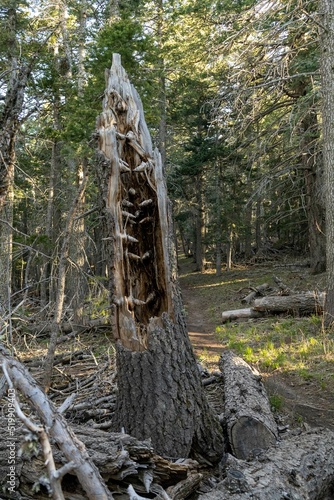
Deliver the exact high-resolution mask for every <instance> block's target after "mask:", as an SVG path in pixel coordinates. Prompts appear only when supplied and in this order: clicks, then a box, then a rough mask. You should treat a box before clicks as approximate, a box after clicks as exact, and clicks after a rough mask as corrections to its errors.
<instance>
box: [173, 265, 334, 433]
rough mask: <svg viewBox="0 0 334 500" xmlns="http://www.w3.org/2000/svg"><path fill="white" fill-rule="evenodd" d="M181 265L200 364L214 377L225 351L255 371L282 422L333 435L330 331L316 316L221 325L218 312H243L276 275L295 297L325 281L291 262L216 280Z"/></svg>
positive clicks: (242, 269)
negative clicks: (325, 429)
mask: <svg viewBox="0 0 334 500" xmlns="http://www.w3.org/2000/svg"><path fill="white" fill-rule="evenodd" d="M179 266H180V271H179V278H180V285H181V289H182V295H183V300H184V307H185V312H186V318H187V324H188V331H189V336H190V339H191V342H192V344H193V347H194V351H195V354H196V356H197V358H198V360H199V361H200V362H201V364H202V365H203V366H204V367H206V368H208V370H210V371H214V370H217V369H218V361H219V357H220V354H221V352H222V350H223V349H226V348H228V349H232V350H233V351H234V352H236V353H237V354H238V355H240V356H241V357H243V358H244V359H245V360H246V361H247V362H249V364H251V365H252V366H254V367H256V368H257V369H258V370H259V371H260V373H261V375H262V376H263V381H264V383H265V386H266V389H267V392H268V395H269V397H270V401H271V404H272V408H273V410H274V411H276V412H277V413H278V417H279V419H280V421H281V422H282V423H284V424H286V425H289V426H290V427H293V426H300V425H304V426H306V427H307V425H310V426H319V425H320V426H324V427H328V428H331V429H334V383H333V382H334V332H326V331H325V330H324V328H323V326H322V318H321V317H318V316H310V317H303V318H299V317H291V316H287V315H280V316H274V317H267V318H260V319H251V320H246V321H245V320H243V321H241V320H239V322H231V323H228V324H224V325H223V324H222V321H221V313H222V312H223V311H225V310H231V309H238V308H242V307H244V306H242V304H241V299H242V298H243V297H245V296H246V295H247V294H248V293H249V291H250V287H255V286H258V285H260V284H262V283H265V282H266V283H269V284H270V285H273V280H272V278H273V276H278V277H279V278H280V279H281V280H282V281H283V282H284V283H286V284H287V285H288V286H289V287H290V288H292V289H294V290H296V292H297V291H308V290H319V291H321V290H324V287H325V275H324V274H321V275H312V274H311V273H310V271H309V269H308V268H306V267H303V266H299V265H298V264H297V265H296V266H293V265H292V264H291V260H290V261H284V260H281V261H277V260H275V261H272V262H265V263H263V264H262V263H261V264H259V263H258V264H254V265H248V266H246V265H239V266H235V267H234V268H233V269H232V270H231V271H229V272H226V271H225V272H224V271H223V273H222V275H221V276H220V277H218V276H216V275H215V272H214V271H213V270H208V271H205V272H204V273H199V272H195V271H194V269H195V264H194V263H193V260H192V259H191V258H185V257H181V258H180V260H179Z"/></svg>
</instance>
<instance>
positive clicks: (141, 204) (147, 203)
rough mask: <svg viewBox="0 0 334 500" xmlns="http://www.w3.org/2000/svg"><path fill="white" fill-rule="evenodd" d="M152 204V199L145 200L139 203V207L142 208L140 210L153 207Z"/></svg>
mask: <svg viewBox="0 0 334 500" xmlns="http://www.w3.org/2000/svg"><path fill="white" fill-rule="evenodd" d="M152 203H153V201H152V200H151V198H149V199H148V200H144V201H142V202H141V203H139V205H138V207H140V208H143V207H147V206H148V205H151V204H152Z"/></svg>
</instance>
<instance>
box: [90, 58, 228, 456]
mask: <svg viewBox="0 0 334 500" xmlns="http://www.w3.org/2000/svg"><path fill="white" fill-rule="evenodd" d="M97 136H98V157H99V160H98V165H97V172H98V183H99V188H100V194H101V196H100V201H101V214H102V216H103V220H104V242H105V246H104V252H105V256H106V261H107V265H108V275H109V291H110V299H111V312H112V325H113V335H114V337H115V339H116V340H117V370H118V388H119V392H118V399H117V408H116V412H115V420H114V426H115V430H116V431H120V430H121V428H124V429H125V431H126V432H127V433H129V434H131V435H134V436H136V437H137V438H139V439H147V438H150V439H152V443H153V446H154V448H155V450H156V451H157V452H158V453H159V454H161V455H163V456H167V457H186V456H188V455H189V453H190V452H191V451H193V452H196V453H199V454H203V455H205V456H206V457H207V458H209V459H210V460H218V459H219V458H221V456H222V454H223V437H222V429H221V427H220V424H219V422H218V419H216V417H215V416H214V415H213V413H212V412H211V410H210V408H209V406H208V403H207V401H206V399H205V395H204V391H203V387H202V384H201V380H200V376H199V372H198V368H197V364H196V360H195V356H194V354H193V351H192V347H191V344H190V341H189V338H188V334H187V331H186V326H185V321H184V317H183V306H182V300H181V295H180V291H179V287H178V283H177V266H176V253H175V249H174V238H173V228H172V217H171V211H170V204H169V201H168V198H167V193H166V185H165V179H164V176H163V166H162V163H161V156H160V153H159V152H158V151H157V150H155V151H154V152H153V149H152V143H151V138H150V134H149V132H148V129H147V125H146V123H145V118H144V112H143V107H142V103H141V100H140V97H139V95H138V93H137V92H136V90H135V89H134V87H133V86H132V85H131V83H130V82H129V79H128V76H127V74H126V72H125V70H124V69H123V67H122V66H121V60H120V56H119V55H118V54H114V56H113V64H112V67H111V70H110V72H108V73H107V84H106V91H105V97H104V101H103V112H102V114H101V115H100V116H99V117H98V119H97Z"/></svg>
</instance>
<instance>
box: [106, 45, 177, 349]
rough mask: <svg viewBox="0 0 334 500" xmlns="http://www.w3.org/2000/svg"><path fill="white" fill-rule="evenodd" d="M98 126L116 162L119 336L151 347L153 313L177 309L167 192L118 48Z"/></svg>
mask: <svg viewBox="0 0 334 500" xmlns="http://www.w3.org/2000/svg"><path fill="white" fill-rule="evenodd" d="M122 96H124V98H123V97H122ZM97 132H98V137H99V145H98V146H99V150H100V152H102V153H103V155H104V157H105V159H106V160H107V161H108V162H110V166H111V168H110V177H109V186H108V196H107V205H108V206H107V209H108V210H109V211H110V215H111V217H112V219H113V222H114V235H113V237H110V244H111V245H113V246H114V252H113V253H114V268H113V274H114V291H113V292H114V293H113V302H114V304H115V306H116V332H115V337H116V338H118V339H119V340H120V341H121V342H122V344H123V346H124V347H127V348H130V349H131V350H133V351H142V350H145V349H146V348H147V326H148V323H149V320H150V318H153V317H159V316H161V314H162V313H163V312H170V309H171V308H170V306H169V301H168V276H167V272H168V264H167V262H168V256H167V251H168V250H167V245H166V237H167V231H166V229H165V227H164V220H165V215H166V213H167V208H166V207H165V205H166V203H167V196H166V190H165V187H164V181H163V177H162V175H161V170H162V167H161V164H160V163H161V160H160V155H159V154H158V153H157V152H153V151H152V145H151V139H150V136H149V133H148V130H147V126H146V124H145V121H144V117H143V111H142V105H141V101H140V99H139V96H138V94H137V92H136V91H135V89H134V87H133V86H132V85H131V84H130V82H129V80H128V77H127V75H126V74H125V72H124V70H123V68H122V66H121V64H120V58H119V57H118V55H117V54H115V55H114V58H113V66H112V68H111V71H110V72H108V73H107V90H106V95H105V98H104V102H103V112H102V113H101V115H100V116H99V117H98V120H97ZM159 197H160V199H159ZM161 212H165V213H161Z"/></svg>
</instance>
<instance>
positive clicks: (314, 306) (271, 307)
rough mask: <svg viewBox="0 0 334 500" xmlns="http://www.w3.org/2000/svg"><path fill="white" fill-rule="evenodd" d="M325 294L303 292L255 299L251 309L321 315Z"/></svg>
mask: <svg viewBox="0 0 334 500" xmlns="http://www.w3.org/2000/svg"><path fill="white" fill-rule="evenodd" d="M325 297H326V294H325V293H316V292H304V293H298V294H294V295H288V296H280V295H277V296H276V295H275V296H268V297H263V298H261V299H255V301H254V305H253V307H252V309H254V310H255V311H262V312H265V311H266V312H268V311H270V312H275V313H282V312H289V313H294V314H315V313H316V314H321V313H322V312H323V309H324V303H325Z"/></svg>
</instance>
